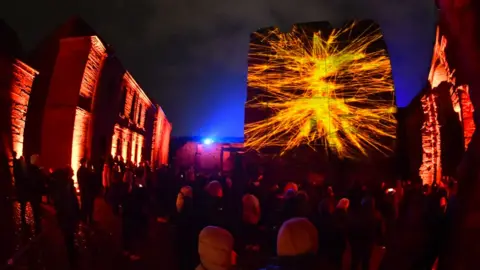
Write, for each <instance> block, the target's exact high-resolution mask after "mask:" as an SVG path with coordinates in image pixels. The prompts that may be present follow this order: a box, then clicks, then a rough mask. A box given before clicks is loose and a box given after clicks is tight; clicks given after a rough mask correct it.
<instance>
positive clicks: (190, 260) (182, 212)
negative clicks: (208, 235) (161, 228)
mask: <svg viewBox="0 0 480 270" xmlns="http://www.w3.org/2000/svg"><path fill="white" fill-rule="evenodd" d="M192 199H193V190H192V188H191V187H190V186H184V187H182V188H181V189H180V192H179V193H178V195H177V201H176V208H177V215H176V219H175V220H174V221H175V225H176V238H177V241H176V244H177V250H178V254H179V261H178V263H179V268H180V269H181V270H190V269H193V268H195V266H196V265H197V264H198V252H197V244H198V243H197V236H198V232H199V228H198V224H197V223H196V222H197V217H196V215H195V213H194V209H193V201H192Z"/></svg>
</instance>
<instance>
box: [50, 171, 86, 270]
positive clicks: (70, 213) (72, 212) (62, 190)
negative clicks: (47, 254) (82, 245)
mask: <svg viewBox="0 0 480 270" xmlns="http://www.w3.org/2000/svg"><path fill="white" fill-rule="evenodd" d="M53 177H54V178H55V181H56V185H55V186H56V188H55V192H54V195H53V197H54V203H55V210H56V213H57V221H58V225H59V227H60V230H61V231H62V234H63V238H64V243H65V248H66V249H67V255H68V261H69V263H70V265H71V266H73V265H74V263H75V259H76V258H75V257H76V252H75V232H76V229H77V225H78V221H79V217H80V215H79V214H80V209H79V205H78V200H77V195H76V191H75V186H74V185H73V179H72V177H73V170H72V168H70V167H66V168H63V169H59V170H57V171H55V172H54V173H53Z"/></svg>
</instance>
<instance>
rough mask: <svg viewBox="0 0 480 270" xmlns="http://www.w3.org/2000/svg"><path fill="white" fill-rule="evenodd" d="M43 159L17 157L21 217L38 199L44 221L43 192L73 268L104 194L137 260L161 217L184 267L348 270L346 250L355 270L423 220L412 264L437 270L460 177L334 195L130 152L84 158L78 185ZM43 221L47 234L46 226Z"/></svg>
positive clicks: (318, 187) (310, 185) (322, 185)
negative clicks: (176, 167) (130, 157)
mask: <svg viewBox="0 0 480 270" xmlns="http://www.w3.org/2000/svg"><path fill="white" fill-rule="evenodd" d="M38 164H39V157H38V156H37V155H35V156H32V157H31V158H30V160H29V162H26V161H25V159H24V158H23V157H20V158H19V159H15V160H14V177H15V180H16V181H15V183H16V188H17V198H18V200H19V202H20V204H21V205H22V215H23V216H24V215H25V210H24V209H25V206H24V205H25V204H26V202H30V203H31V205H32V210H33V213H34V217H35V219H36V221H38V220H39V219H40V206H39V205H40V202H41V197H42V195H46V196H47V197H49V199H50V200H51V201H53V203H54V206H55V209H56V213H57V219H58V222H59V225H60V226H59V227H60V229H61V230H62V232H63V235H64V239H65V245H66V247H67V251H68V255H69V259H70V262H71V263H72V264H75V244H74V236H75V231H76V229H77V227H78V223H79V222H84V223H86V224H93V223H94V222H95V221H94V220H93V210H94V205H95V203H94V202H95V198H97V197H98V196H99V195H100V194H103V195H104V199H105V200H106V201H107V202H108V204H109V205H110V206H111V208H112V211H113V213H114V214H115V215H118V216H120V217H121V220H122V240H123V250H124V255H125V256H126V257H128V258H129V259H130V260H132V261H135V260H138V259H141V258H140V254H139V247H141V245H142V243H144V240H145V238H144V237H143V236H144V235H145V233H146V232H147V231H148V224H149V222H148V220H149V218H154V219H155V220H156V221H158V222H165V223H168V224H169V225H170V224H171V225H172V226H174V227H175V231H176V238H177V239H176V241H174V245H175V246H174V247H173V246H172V248H175V249H176V253H177V255H178V258H179V260H178V266H179V269H182V270H183V269H189V270H191V269H197V270H217V269H218V270H228V269H267V270H268V269H279V270H280V269H284V270H289V269H305V270H308V269H345V267H346V266H345V265H344V264H345V259H344V257H345V254H347V253H348V254H349V257H350V268H351V269H352V270H353V269H359V268H360V269H370V261H371V258H372V253H373V251H374V249H375V248H376V247H377V248H383V249H389V248H390V247H391V246H395V245H398V237H395V232H396V231H397V230H396V228H398V227H399V226H402V227H405V228H408V224H409V222H411V220H413V219H417V220H418V219H421V220H422V224H424V228H425V229H426V230H425V231H424V232H425V233H424V234H422V237H426V238H428V241H426V243H428V246H427V247H424V249H423V252H419V253H418V254H420V255H419V256H417V257H415V259H413V260H414V262H413V263H412V265H414V267H415V268H413V269H432V266H433V265H434V263H435V261H436V260H437V258H438V256H439V255H440V254H441V253H442V252H443V246H444V245H445V243H443V242H442V240H441V239H442V237H441V235H442V234H444V232H445V230H447V229H448V225H449V218H450V217H449V212H450V211H449V210H450V209H451V208H454V207H452V206H454V204H455V194H456V184H455V182H454V181H451V183H450V184H449V185H446V186H438V185H433V186H428V187H427V186H422V183H421V181H405V182H400V181H398V182H397V183H395V184H394V185H393V186H388V185H386V184H385V183H383V182H381V181H379V182H378V183H377V184H374V185H371V186H368V185H363V184H362V183H355V184H354V185H353V186H352V187H350V188H349V189H347V190H342V191H339V192H335V191H334V190H333V188H332V186H330V185H329V183H328V180H327V181H324V180H322V181H318V182H317V181H308V180H305V181H301V180H302V179H299V181H297V182H289V183H275V182H274V181H264V178H263V177H264V175H263V173H262V171H259V172H258V173H257V174H256V175H254V176H246V175H245V174H232V175H228V176H225V175H222V174H220V173H218V174H210V175H206V174H198V173H196V172H195V170H194V169H193V168H190V169H186V170H183V171H181V172H177V173H175V172H174V171H173V170H172V169H171V168H169V167H163V168H158V169H156V170H152V168H150V166H149V164H148V162H142V163H141V164H139V165H138V166H136V165H134V164H133V163H131V162H123V161H122V159H121V158H115V159H114V158H110V159H107V160H106V161H104V162H102V163H101V164H99V165H97V166H95V165H94V164H90V163H89V162H87V160H85V159H82V160H81V162H80V167H79V169H78V171H77V172H76V176H77V181H78V186H77V187H76V186H75V185H74V181H73V176H74V172H73V170H72V169H71V167H69V166H66V167H65V168H61V169H58V170H54V171H52V170H50V171H47V172H45V171H44V170H42V169H41V167H40V166H39V165H38ZM102 187H103V188H102ZM102 190H103V192H102ZM78 193H79V195H80V200H78V199H77V194H78ZM447 203H448V206H449V207H447ZM23 221H24V220H23ZM35 223H36V224H38V225H37V228H36V229H37V232H41V227H40V225H39V224H41V223H40V222H35ZM386 259H387V258H386ZM384 261H385V260H384ZM386 269H388V268H386Z"/></svg>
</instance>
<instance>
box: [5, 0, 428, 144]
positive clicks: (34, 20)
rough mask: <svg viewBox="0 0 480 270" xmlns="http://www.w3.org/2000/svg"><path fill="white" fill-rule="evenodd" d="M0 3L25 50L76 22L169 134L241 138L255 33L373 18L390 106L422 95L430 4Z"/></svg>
mask: <svg viewBox="0 0 480 270" xmlns="http://www.w3.org/2000/svg"><path fill="white" fill-rule="evenodd" d="M0 2H1V3H0V17H1V18H3V19H5V20H6V21H7V23H8V24H10V26H12V27H13V28H14V29H15V30H16V31H17V32H18V35H19V36H20V38H21V40H22V42H23V45H24V47H25V49H26V50H30V49H32V48H34V47H35V45H36V44H37V43H38V42H39V41H40V40H41V39H43V38H44V37H45V36H46V35H47V34H48V33H49V32H51V31H52V30H53V29H54V28H55V27H57V26H58V25H60V24H61V23H63V22H64V21H66V20H67V19H68V18H69V17H70V16H72V15H80V16H81V17H83V18H84V19H85V20H86V21H87V22H88V23H89V24H90V25H91V26H92V27H93V28H94V29H95V30H96V31H97V33H98V34H99V35H101V36H102V37H103V38H104V39H105V40H106V41H107V42H108V43H110V44H111V45H113V47H114V48H115V49H116V52H117V55H118V56H119V57H120V59H121V60H122V62H123V63H124V66H125V67H126V68H127V69H128V70H130V72H131V73H132V74H133V76H134V77H135V78H136V80H137V81H138V82H139V83H140V85H141V86H142V88H143V89H144V90H145V91H146V92H147V93H148V94H149V95H151V96H152V97H154V98H155V99H156V100H157V101H158V103H160V105H161V106H162V107H163V109H164V111H165V112H166V114H167V117H168V118H169V120H170V121H171V122H172V123H173V135H174V136H209V137H216V138H220V137H242V136H243V114H244V102H245V98H246V70H247V51H248V42H249V33H250V32H253V31H255V30H256V29H258V28H261V27H266V26H270V25H277V26H280V27H282V28H283V29H288V28H289V25H291V24H293V23H297V22H308V21H322V20H328V21H331V22H332V23H337V24H341V23H342V21H344V20H347V19H352V18H360V19H362V18H368V19H374V20H376V21H377V22H379V23H380V25H381V27H382V30H383V32H384V34H385V39H386V42H387V45H388V48H389V52H390V56H391V61H392V67H393V76H394V80H395V86H396V93H397V104H398V105H399V106H406V105H408V103H409V102H410V100H411V99H412V98H413V97H414V96H415V95H416V94H417V93H418V91H419V90H420V89H421V88H422V87H423V85H424V83H425V81H426V78H427V74H428V68H429V65H430V58H431V54H432V48H433V41H434V37H435V16H436V15H435V14H436V9H435V5H434V1H433V0H81V1H80V0H63V1H62V0H17V1H7V0H3V1H0ZM332 3H335V4H332Z"/></svg>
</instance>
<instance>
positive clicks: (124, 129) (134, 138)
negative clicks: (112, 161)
mask: <svg viewBox="0 0 480 270" xmlns="http://www.w3.org/2000/svg"><path fill="white" fill-rule="evenodd" d="M122 91H126V92H125V101H124V102H125V103H124V104H121V107H122V108H123V110H122V111H120V112H119V120H118V122H117V124H116V125H115V128H114V132H113V137H112V145H111V151H110V152H111V154H112V156H118V155H120V156H121V157H122V159H123V160H124V161H125V162H127V161H130V162H132V163H133V164H139V163H140V162H141V161H142V159H143V157H144V153H143V149H144V145H145V136H146V133H147V131H146V129H145V121H146V116H147V110H148V109H151V108H152V107H153V104H152V102H151V101H150V99H149V98H148V96H147V95H146V94H145V92H143V90H142V89H141V88H140V86H139V85H138V83H137V82H136V81H135V79H134V78H133V77H132V75H131V74H130V73H129V72H126V73H125V74H124V76H123V83H122ZM118 142H120V145H119V144H118Z"/></svg>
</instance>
